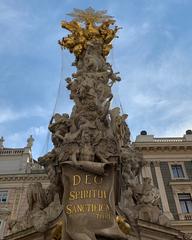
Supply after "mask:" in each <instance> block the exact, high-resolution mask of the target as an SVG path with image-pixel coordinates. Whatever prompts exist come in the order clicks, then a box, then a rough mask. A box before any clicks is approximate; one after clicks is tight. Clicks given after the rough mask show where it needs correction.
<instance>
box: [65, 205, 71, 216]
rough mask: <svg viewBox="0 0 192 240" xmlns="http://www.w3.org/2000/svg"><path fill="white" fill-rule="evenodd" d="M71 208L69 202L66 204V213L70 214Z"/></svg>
mask: <svg viewBox="0 0 192 240" xmlns="http://www.w3.org/2000/svg"><path fill="white" fill-rule="evenodd" d="M71 208H72V205H70V204H69V205H67V206H66V213H67V214H71V213H72V209H71Z"/></svg>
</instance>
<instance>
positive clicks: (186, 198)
mask: <svg viewBox="0 0 192 240" xmlns="http://www.w3.org/2000/svg"><path fill="white" fill-rule="evenodd" d="M178 197H179V202H180V205H181V210H182V213H192V198H191V194H190V193H179V194H178Z"/></svg>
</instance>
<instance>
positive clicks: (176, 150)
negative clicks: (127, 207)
mask: <svg viewBox="0 0 192 240" xmlns="http://www.w3.org/2000/svg"><path fill="white" fill-rule="evenodd" d="M133 144H134V146H135V147H136V149H137V150H139V151H141V152H142V153H143V156H144V159H145V160H146V166H145V167H144V168H143V170H142V176H143V177H150V178H151V179H152V182H153V184H154V186H156V187H157V188H158V189H159V192H160V196H161V205H162V210H163V212H164V213H165V214H166V215H167V217H169V219H170V220H171V225H172V227H174V228H176V229H179V230H181V231H183V232H185V233H190V234H192V131H191V130H187V131H186V134H184V136H183V137H174V138H155V137H154V136H153V135H148V134H147V132H146V131H142V132H141V134H140V135H139V136H137V138H136V140H135V142H134V143H133Z"/></svg>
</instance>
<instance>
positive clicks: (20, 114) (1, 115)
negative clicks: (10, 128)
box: [0, 106, 50, 123]
mask: <svg viewBox="0 0 192 240" xmlns="http://www.w3.org/2000/svg"><path fill="white" fill-rule="evenodd" d="M49 114H50V113H49V111H48V110H46V109H44V108H42V107H41V106H34V107H31V108H30V109H25V110H21V111H19V110H16V109H13V108H11V107H8V106H0V123H5V122H9V121H15V120H19V119H23V118H29V117H48V116H49Z"/></svg>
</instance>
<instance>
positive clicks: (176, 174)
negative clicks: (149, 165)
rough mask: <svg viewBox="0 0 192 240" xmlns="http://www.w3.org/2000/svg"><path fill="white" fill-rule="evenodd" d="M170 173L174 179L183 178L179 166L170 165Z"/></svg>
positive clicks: (180, 166)
mask: <svg viewBox="0 0 192 240" xmlns="http://www.w3.org/2000/svg"><path fill="white" fill-rule="evenodd" d="M171 169H172V173H173V177H174V178H184V177H185V175H184V172H183V168H182V165H181V164H174V165H171Z"/></svg>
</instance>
